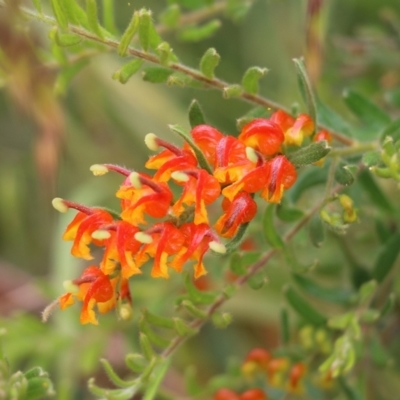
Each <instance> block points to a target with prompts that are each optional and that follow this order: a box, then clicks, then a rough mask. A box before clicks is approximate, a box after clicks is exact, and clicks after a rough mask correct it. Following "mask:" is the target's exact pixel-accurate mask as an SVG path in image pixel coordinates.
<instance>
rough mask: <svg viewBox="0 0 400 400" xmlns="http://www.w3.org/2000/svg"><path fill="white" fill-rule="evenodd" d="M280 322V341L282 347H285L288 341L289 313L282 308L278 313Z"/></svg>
mask: <svg viewBox="0 0 400 400" xmlns="http://www.w3.org/2000/svg"><path fill="white" fill-rule="evenodd" d="M280 322H281V341H282V344H283V345H287V344H288V343H289V340H290V327H289V313H288V312H287V309H286V307H283V308H282V309H281V312H280Z"/></svg>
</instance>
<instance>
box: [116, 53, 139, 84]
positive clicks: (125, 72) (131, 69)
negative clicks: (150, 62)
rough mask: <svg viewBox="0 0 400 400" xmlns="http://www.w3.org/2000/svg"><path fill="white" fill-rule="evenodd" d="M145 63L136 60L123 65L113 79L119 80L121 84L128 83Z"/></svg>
mask: <svg viewBox="0 0 400 400" xmlns="http://www.w3.org/2000/svg"><path fill="white" fill-rule="evenodd" d="M143 63H144V61H143V60H142V59H140V58H134V59H133V60H131V61H129V62H128V63H127V64H125V65H123V66H122V67H121V68H120V69H119V70H118V71H115V72H114V74H113V76H112V77H113V79H118V80H119V81H120V82H121V83H126V82H128V81H129V78H130V77H131V76H132V75H134V74H135V73H136V72H137V71H139V69H140V67H141V66H142V65H143Z"/></svg>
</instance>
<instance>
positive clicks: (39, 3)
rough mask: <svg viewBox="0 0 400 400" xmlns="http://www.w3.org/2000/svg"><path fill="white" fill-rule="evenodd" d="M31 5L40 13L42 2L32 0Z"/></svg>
mask: <svg viewBox="0 0 400 400" xmlns="http://www.w3.org/2000/svg"><path fill="white" fill-rule="evenodd" d="M32 3H33V5H34V6H35V8H36V10H37V11H38V12H39V13H40V14H41V13H42V3H41V1H40V0H32Z"/></svg>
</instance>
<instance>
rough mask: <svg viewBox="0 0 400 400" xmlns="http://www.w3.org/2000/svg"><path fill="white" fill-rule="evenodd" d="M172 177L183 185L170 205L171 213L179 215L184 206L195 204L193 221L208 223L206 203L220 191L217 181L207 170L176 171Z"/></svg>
mask: <svg viewBox="0 0 400 400" xmlns="http://www.w3.org/2000/svg"><path fill="white" fill-rule="evenodd" d="M172 177H173V179H174V180H175V181H177V182H178V183H181V184H183V185H184V188H183V193H182V195H181V197H180V198H179V199H178V200H177V201H176V202H175V204H174V205H173V207H172V213H173V214H174V215H176V216H178V217H179V216H180V215H181V214H182V213H183V212H184V211H185V207H184V205H186V206H191V205H192V204H194V205H195V210H194V223H195V224H196V225H199V224H202V223H208V216H207V210H206V207H205V206H206V205H208V204H211V203H213V202H214V201H215V200H216V199H217V198H218V197H219V194H220V193H221V186H220V185H219V183H218V181H217V180H216V179H215V178H214V177H213V176H212V175H209V174H208V172H207V171H205V170H201V169H197V170H190V171H181V172H176V173H175V174H173V175H172Z"/></svg>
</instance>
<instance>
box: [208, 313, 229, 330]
mask: <svg viewBox="0 0 400 400" xmlns="http://www.w3.org/2000/svg"><path fill="white" fill-rule="evenodd" d="M211 320H212V322H213V324H214V326H215V327H216V328H218V329H225V328H226V327H227V326H228V325H229V324H230V323H231V322H232V315H231V314H229V313H226V312H225V313H221V312H218V311H216V312H214V313H213V314H212V316H211Z"/></svg>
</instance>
